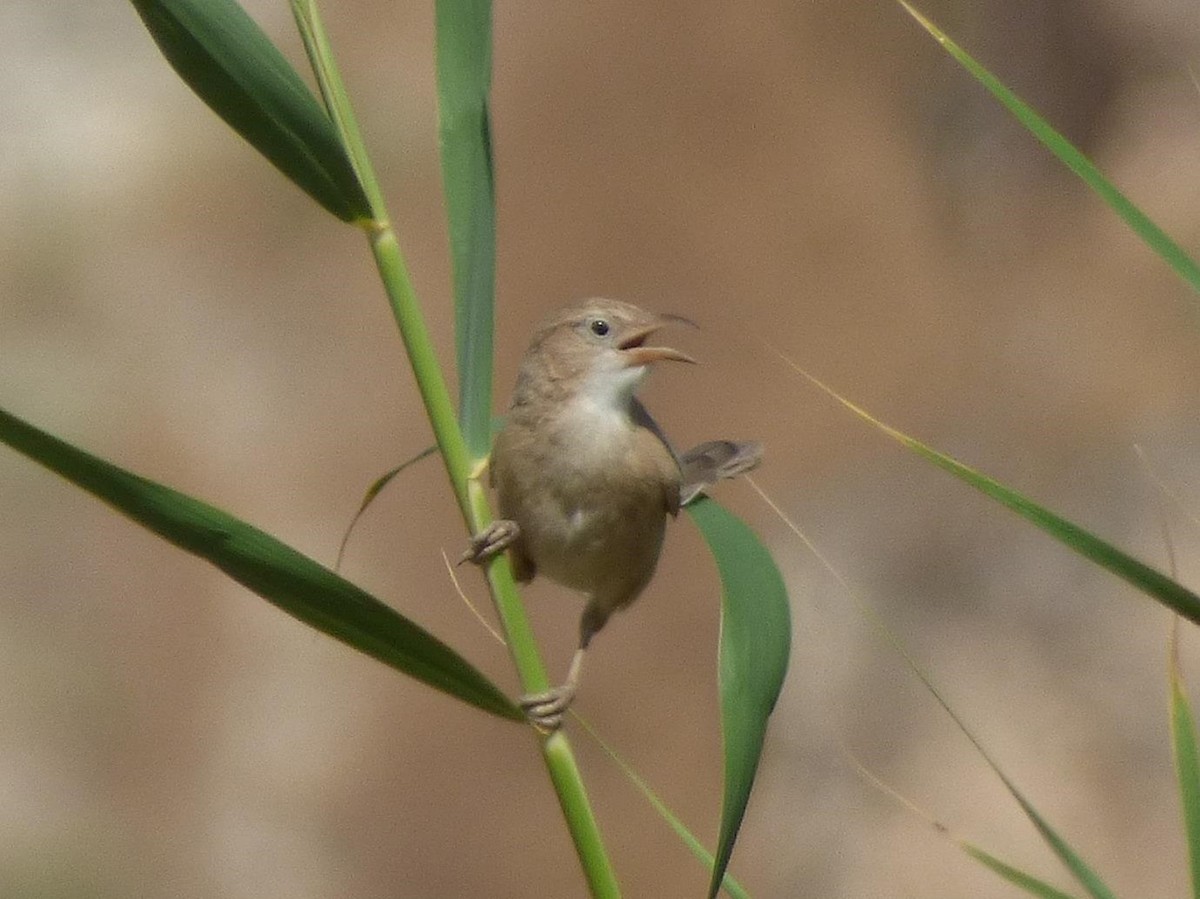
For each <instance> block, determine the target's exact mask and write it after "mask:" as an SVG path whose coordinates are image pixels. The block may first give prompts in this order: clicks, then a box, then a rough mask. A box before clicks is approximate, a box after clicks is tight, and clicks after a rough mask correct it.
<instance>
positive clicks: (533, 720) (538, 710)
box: [517, 681, 577, 734]
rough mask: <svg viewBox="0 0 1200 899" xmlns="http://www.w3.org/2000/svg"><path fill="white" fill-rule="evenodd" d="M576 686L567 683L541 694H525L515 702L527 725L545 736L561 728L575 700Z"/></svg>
mask: <svg viewBox="0 0 1200 899" xmlns="http://www.w3.org/2000/svg"><path fill="white" fill-rule="evenodd" d="M576 687H577V685H576V684H574V683H571V682H570V681H568V682H567V683H565V684H562V685H560V686H557V687H552V688H551V689H549V690H546V691H545V692H542V693H526V694H525V695H524V696H522V697H521V698H520V699H519V700H518V701H517V702H518V704H519V705H520V706H521V709H522V710H523V711H524V712H525V717H526V718H528V719H529V723H530V724H532V725H533V726H534V727H536V728H537V729H538V730H540V731H542V732H543V733H545V734H552V733H554V732H555V731H557V730H558V729H559V728H560V727H562V720H563V716H564V715H565V714H566V713H567V709H569V708H570V707H571V702H572V701H573V700H574V699H575V690H576Z"/></svg>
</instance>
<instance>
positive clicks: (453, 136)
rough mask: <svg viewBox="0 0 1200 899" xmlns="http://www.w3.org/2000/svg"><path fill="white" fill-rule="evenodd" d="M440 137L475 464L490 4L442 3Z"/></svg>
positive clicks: (487, 187)
mask: <svg viewBox="0 0 1200 899" xmlns="http://www.w3.org/2000/svg"><path fill="white" fill-rule="evenodd" d="M435 10H436V17H437V75H438V78H437V81H438V133H439V136H440V138H441V150H442V184H443V187H444V190H445V193H446V212H447V218H448V219H449V230H450V261H451V265H452V269H453V272H454V314H455V340H456V346H457V353H458V355H457V362H458V378H459V382H458V383H459V409H458V418H459V423H460V424H461V426H462V429H463V437H464V438H465V439H466V441H467V448H468V450H470V453H471V455H472V456H473V457H474V458H476V459H482V458H483V457H484V456H486V455H487V454H488V452H489V450H490V449H491V415H492V340H493V333H494V313H493V307H494V297H495V282H496V204H495V180H494V172H493V168H492V141H491V121H490V115H489V111H488V93H489V91H490V90H491V83H492V4H491V0H437V2H436V4H435Z"/></svg>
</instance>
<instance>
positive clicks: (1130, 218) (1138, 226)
mask: <svg viewBox="0 0 1200 899" xmlns="http://www.w3.org/2000/svg"><path fill="white" fill-rule="evenodd" d="M898 2H899V3H900V5H901V6H903V7H904V8H905V10H907V11H908V14H909V15H911V16H912V17H913V18H914V19H916V21H917V22H918V24H920V26H921V27H922V28H924V29H925V30H926V31H927V32H929V34H930V35H931V36H932V37H933V38H934V40H936V41H937V42H938V43H939V44H941V45H942V47H943V48H945V50H946V52H947V53H949V54H950V55H951V56H952V57H953V58H954V59H955V60H956V61H957V62H958V63H959V65H961V66H962V67H963V68H964V69H966V70H967V71H968V72H970V73H971V75H972V76H973V77H974V78H975V80H976V81H978V82H979V83H980V84H982V85H983V86H984V87H985V88H987V89H988V91H990V92H991V94H992V96H994V97H995V98H996V99H997V100H999V101H1000V102H1001V103H1003V104H1004V106H1005V107H1006V108H1007V109H1008V111H1009V112H1011V113H1012V114H1013V115H1014V116H1016V118H1017V120H1018V121H1019V122H1020V123H1021V124H1022V125H1024V126H1025V127H1026V128H1027V129H1028V130H1029V132H1030V133H1031V134H1032V135H1033V136H1034V137H1036V138H1037V139H1038V140H1039V141H1041V143H1042V144H1043V145H1044V146H1045V147H1046V148H1047V149H1049V150H1050V152H1051V153H1053V154H1054V155H1055V156H1057V157H1058V158H1059V159H1060V160H1061V161H1062V162H1063V164H1064V165H1066V166H1067V168H1069V169H1070V170H1071V171H1072V172H1074V173H1075V174H1076V175H1078V176H1079V177H1080V178H1081V179H1082V180H1083V181H1084V183H1085V184H1087V186H1088V187H1090V188H1091V189H1092V190H1093V191H1095V192H1096V194H1097V195H1098V196H1099V197H1100V199H1102V200H1103V201H1104V202H1105V203H1107V204H1108V205H1109V206H1110V207H1112V209H1113V211H1114V212H1116V213H1117V215H1119V216H1120V217H1121V218H1122V219H1123V220H1124V221H1125V223H1126V224H1127V225H1129V227H1130V228H1132V229H1133V231H1134V233H1136V234H1137V235H1138V236H1139V237H1141V238H1142V240H1144V241H1145V242H1146V244H1147V245H1148V246H1149V247H1150V248H1151V249H1152V250H1154V252H1156V253H1157V254H1158V255H1159V256H1161V257H1162V258H1163V260H1165V261H1166V263H1167V264H1168V265H1170V266H1171V268H1173V269H1175V272H1176V273H1177V274H1178V275H1179V276H1180V277H1181V278H1183V279H1184V280H1185V281H1187V282H1188V284H1190V285H1191V286H1192V289H1193V290H1198V291H1200V266H1198V265H1197V264H1196V262H1195V261H1194V260H1193V259H1192V258H1191V257H1190V256H1189V255H1188V254H1187V253H1185V252H1184V251H1183V248H1182V247H1180V246H1179V244H1177V243H1175V241H1173V240H1172V239H1171V238H1170V237H1168V236H1167V234H1166V232H1165V231H1163V230H1162V229H1161V228H1160V227H1158V225H1156V224H1154V222H1152V221H1151V220H1150V219H1149V218H1148V217H1147V216H1146V214H1145V213H1144V212H1142V211H1141V210H1140V209H1138V207H1137V206H1135V205H1134V204H1133V203H1131V202H1130V201H1129V199H1128V198H1127V197H1126V196H1125V195H1124V194H1123V193H1121V192H1120V191H1119V190H1117V188H1116V187H1114V186H1113V184H1112V182H1110V181H1109V180H1108V179H1107V178H1105V177H1104V175H1103V174H1101V172H1100V170H1099V169H1098V168H1096V166H1095V165H1094V164H1093V163H1092V161H1091V160H1089V159H1088V158H1087V157H1086V156H1084V155H1083V153H1081V152H1080V151H1079V150H1078V149H1076V147H1075V146H1074V145H1073V144H1072V143H1071V142H1070V141H1069V140H1067V139H1066V138H1065V137H1063V136H1062V135H1061V134H1059V133H1058V132H1057V131H1056V130H1054V128H1052V127H1051V126H1050V123H1049V122H1047V121H1046V120H1045V119H1043V118H1042V117H1041V116H1040V115H1038V114H1037V113H1036V112H1034V111H1033V109H1032V108H1030V107H1029V106H1028V105H1027V104H1025V103H1024V102H1023V101H1022V100H1021V98H1020V97H1018V96H1017V95H1016V94H1014V93H1013V92H1012V91H1010V90H1009V89H1008V88H1007V87H1005V86H1004V84H1003V83H1002V82H1001V81H1000V79H999V78H997V77H996V76H995V75H993V74H992V73H991V72H990V71H988V70H987V69H986V68H984V67H983V66H982V65H980V64H979V63H978V62H976V61H975V60H974V59H973V58H972V57H971V56H970V55H969V54H968V53H967V52H966V51H965V50H963V48H962V47H960V46H959V45H958V44H956V43H955V42H954V41H952V40H951V39H950V37H949V36H948V35H947V34H946V33H945V32H944V31H942V30H941V29H940V28H938V27H937V26H936V25H935V24H933V22H931V21H930V20H929V19H927V18H925V16H923V15H921V13H919V12H917V10H916V9H914V8H913V7H912V6H911V5H910V4H909V3H907V2H906V0H898Z"/></svg>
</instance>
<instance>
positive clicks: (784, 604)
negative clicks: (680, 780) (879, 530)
mask: <svg viewBox="0 0 1200 899" xmlns="http://www.w3.org/2000/svg"><path fill="white" fill-rule="evenodd" d="M687 512H688V515H690V516H691V519H692V521H693V522H694V523H695V524H696V526H697V527H698V528H699V529H700V532H701V533H702V534H703V535H704V539H705V541H707V543H708V546H709V549H710V550H711V551H712V554H713V557H714V558H715V559H716V562H717V570H718V572H719V573H720V575H721V592H722V596H721V648H720V661H719V666H718V684H719V687H720V691H721V733H722V737H723V740H724V750H725V793H724V798H723V801H722V804H721V828H720V834H719V836H718V839H717V849H716V853H715V855H716V862H715V864H714V865H713V873H712V880H711V881H710V883H709V892H708V895H709V897H710V899H711V897H713V896H715V895H716V894H717V891H718V890H719V889H720V887H721V879H722V877H724V875H725V869H726V868H727V867H728V866H729V859H730V856H732V855H733V846H734V843H735V841H736V840H737V834H738V829H739V828H740V827H741V825H742V818H743V816H744V815H745V813H746V804H747V803H748V802H749V801H750V790H751V788H752V787H753V786H754V776H755V774H756V773H757V771H758V762H759V757H760V756H761V754H762V745H763V738H764V736H765V735H766V730H767V720H768V719H769V718H770V716H771V711H772V710H773V709H774V708H775V700H776V699H778V698H779V691H780V689H781V688H782V686H783V678H784V675H785V674H787V664H788V655H789V654H790V652H791V645H792V624H791V610H790V609H789V607H788V597H787V588H786V587H784V584H783V577H782V575H780V573H779V569H778V568H777V567H776V566H775V562H774V560H773V559H772V558H771V554H770V553H769V552H768V551H767V548H766V547H765V546H763V545H762V542H761V541H759V539H758V537H757V536H755V534H754V532H753V531H751V530H750V528H748V527H747V526H746V525H745V524H744V523H743V522H742V521H741V520H740V519H738V518H737V516H735V515H734V514H733V513H731V512H729V511H727V510H726V509H724V508H722V507H721V506H720V505H718V504H717V503H716V502H714V501H713V500H711V499H708V498H707V497H703V498H701V499H699V500H697V501H696V502H694V503H692V504H691V505H689V506H688V507H687Z"/></svg>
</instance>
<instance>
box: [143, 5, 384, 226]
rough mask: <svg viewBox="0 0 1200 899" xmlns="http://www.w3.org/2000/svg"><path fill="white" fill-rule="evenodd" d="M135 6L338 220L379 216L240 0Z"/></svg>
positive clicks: (219, 101) (235, 123)
mask: <svg viewBox="0 0 1200 899" xmlns="http://www.w3.org/2000/svg"><path fill="white" fill-rule="evenodd" d="M131 2H132V3H133V5H134V8H135V9H136V10H137V12H138V15H140V16H141V17H142V21H143V22H144V23H145V24H146V28H147V29H148V30H149V31H150V36H151V37H152V38H154V42H155V43H156V44H158V47H159V49H160V50H162V53H163V55H164V56H165V57H166V58H167V62H169V63H170V64H171V67H172V68H173V69H175V71H176V72H178V73H179V76H180V77H181V78H182V79H183V80H184V81H185V82H186V83H187V85H188V87H190V88H191V89H192V90H193V91H195V92H196V94H197V95H198V96H199V97H200V99H201V100H203V101H204V102H205V103H206V104H208V106H209V108H210V109H212V111H213V112H215V113H216V114H217V115H219V116H220V117H221V118H222V119H224V120H225V122H226V123H227V124H228V125H229V126H230V127H231V128H233V130H234V131H236V132H237V133H238V134H240V135H241V136H242V137H244V138H245V139H246V140H247V141H249V142H250V143H251V144H252V145H253V146H254V148H255V149H257V150H258V151H259V152H260V153H262V154H263V155H264V156H265V157H267V159H269V160H270V161H271V163H272V164H273V165H274V166H275V167H276V168H277V169H279V171H281V172H283V174H284V175H286V176H287V177H288V178H289V179H290V180H291V181H292V182H294V183H295V184H296V185H297V186H298V187H299V188H300V189H301V190H303V191H304V192H305V193H307V194H308V195H309V196H311V197H312V198H313V199H314V200H316V201H317V202H318V203H320V204H321V205H322V206H324V207H325V208H326V209H327V210H329V211H330V212H332V213H333V214H334V215H336V216H337V217H338V218H340V219H342V220H344V221H347V222H350V221H358V220H367V219H370V218H371V211H370V206H369V204H368V202H367V198H366V196H365V195H364V193H363V189H362V186H361V185H360V184H359V180H358V176H357V175H356V174H355V172H354V167H353V165H352V164H351V162H350V159H349V157H348V156H347V155H346V152H345V150H344V149H343V147H342V144H341V141H340V140H339V138H338V134H337V131H336V129H335V128H334V127H333V124H332V122H331V121H330V120H329V116H328V115H326V113H325V110H324V109H323V108H322V107H321V105H320V104H319V103H318V102H317V100H316V98H314V97H313V95H312V92H311V91H309V89H308V87H307V86H306V85H305V84H304V82H303V80H301V78H300V76H299V75H298V74H297V73H296V71H295V69H293V68H292V67H291V66H290V65H289V64H288V61H287V60H286V59H284V57H283V55H282V54H281V53H280V52H279V50H278V49H276V47H275V45H274V44H272V43H271V41H270V40H269V39H268V38H267V36H266V35H265V34H264V33H263V32H262V29H260V28H259V27H258V25H256V24H255V23H254V21H253V20H252V19H251V18H250V17H249V16H248V15H246V13H245V11H244V10H243V9H242V8H241V7H240V6H239V5H238V4H237V3H236V2H234V0H131Z"/></svg>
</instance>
